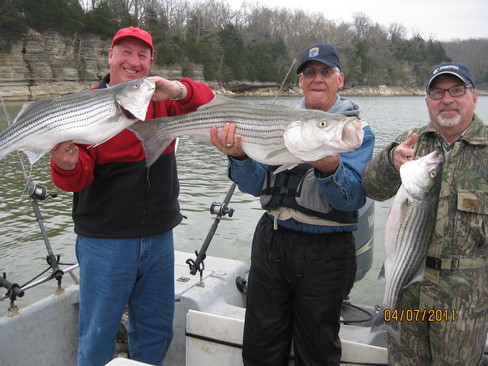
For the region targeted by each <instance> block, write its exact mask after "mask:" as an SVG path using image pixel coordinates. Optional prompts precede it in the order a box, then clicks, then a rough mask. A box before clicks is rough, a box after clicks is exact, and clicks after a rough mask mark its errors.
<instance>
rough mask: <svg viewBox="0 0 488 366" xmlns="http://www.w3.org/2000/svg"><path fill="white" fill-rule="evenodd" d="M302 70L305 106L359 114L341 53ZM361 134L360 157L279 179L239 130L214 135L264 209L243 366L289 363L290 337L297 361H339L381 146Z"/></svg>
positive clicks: (315, 55)
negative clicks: (357, 233) (344, 92)
mask: <svg viewBox="0 0 488 366" xmlns="http://www.w3.org/2000/svg"><path fill="white" fill-rule="evenodd" d="M297 73H298V77H299V86H300V88H302V90H303V95H304V97H303V100H302V101H301V103H300V105H299V108H302V109H320V110H323V111H328V112H333V113H340V114H343V115H345V116H356V117H357V116H359V107H358V106H357V105H356V104H355V103H353V102H352V101H350V100H348V99H345V98H342V97H341V96H339V94H338V90H339V89H340V88H342V87H343V85H344V74H343V73H342V70H341V62H340V59H339V54H338V53H337V51H336V49H335V48H334V47H332V46H331V45H328V44H316V45H313V46H311V47H309V48H307V49H306V50H305V51H304V52H303V55H302V58H301V63H300V65H299V66H298V69H297ZM363 130H364V138H363V144H362V145H361V147H360V148H359V149H358V151H353V152H347V153H342V154H337V155H336V156H332V157H327V158H324V159H321V160H318V161H313V162H303V163H302V164H299V165H298V166H297V167H296V168H294V169H291V170H287V171H284V172H280V173H278V174H275V173H274V171H275V170H276V169H277V168H278V167H276V166H266V165H263V164H260V163H258V162H255V161H254V160H252V159H250V158H248V157H247V156H246V154H245V152H244V151H243V150H242V147H241V142H242V138H243V137H242V136H235V126H234V125H232V124H229V125H226V126H225V127H224V128H223V129H222V131H221V133H220V135H218V131H217V130H216V129H213V130H212V142H213V143H214V144H215V145H216V146H217V148H218V149H219V150H220V151H222V152H224V153H226V154H227V155H229V177H230V178H231V179H232V180H233V181H234V182H236V183H237V185H238V187H239V189H240V190H241V191H242V192H246V193H250V194H252V195H254V196H259V197H260V200H261V206H262V207H263V208H264V209H265V210H266V212H265V213H264V214H263V216H262V217H261V220H260V221H259V223H258V224H257V227H256V230H255V233H254V238H253V244H252V254H251V268H250V272H249V281H248V291H247V305H246V318H245V325H244V339H243V353H242V354H243V361H244V365H246V366H258V365H260V366H264V365H266V366H285V365H288V361H289V358H290V351H291V344H292V341H293V351H294V360H295V365H297V366H301V365H306V366H324V365H334V366H336V365H337V366H338V365H339V363H340V358H341V342H340V339H339V327H340V322H339V319H340V309H341V305H342V302H343V300H344V299H345V298H346V297H347V295H348V294H349V291H350V290H351V288H352V286H353V283H354V279H355V275H356V252H355V242H354V236H353V231H354V230H356V229H357V210H358V209H359V208H361V206H363V205H364V204H365V201H366V197H365V195H364V192H363V190H362V187H361V175H362V172H363V168H364V167H365V165H366V164H367V163H368V161H369V160H370V159H371V158H372V155H373V146H374V135H373V132H372V131H371V128H370V127H369V126H367V125H365V126H364V128H363Z"/></svg>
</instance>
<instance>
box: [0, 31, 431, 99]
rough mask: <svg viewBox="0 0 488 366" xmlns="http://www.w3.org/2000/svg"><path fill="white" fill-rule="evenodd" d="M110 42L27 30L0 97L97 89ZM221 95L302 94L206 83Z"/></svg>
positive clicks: (399, 91)
mask: <svg viewBox="0 0 488 366" xmlns="http://www.w3.org/2000/svg"><path fill="white" fill-rule="evenodd" d="M109 46H110V39H101V38H100V36H98V35H93V34H83V35H77V36H74V37H65V36H62V35H60V34H59V33H57V32H53V31H52V32H49V31H47V32H44V33H42V34H41V33H38V32H36V31H34V30H29V32H28V33H27V34H26V35H25V37H24V38H23V39H22V40H21V41H19V42H17V43H15V44H13V45H12V47H11V48H10V50H9V51H8V52H5V51H0V96H1V97H3V99H4V100H6V101H31V100H39V99H46V98H51V97H56V96H60V95H64V94H68V93H75V92H79V91H82V90H87V89H89V88H90V87H93V86H95V85H97V84H98V83H99V82H100V80H101V78H102V77H103V76H104V75H105V74H106V73H107V72H108V63H107V57H108V48H109ZM192 68H193V74H192V75H191V77H192V78H193V79H194V80H198V81H204V80H203V72H202V70H201V68H200V67H199V66H198V65H193V67H192ZM151 72H152V74H154V75H161V76H164V77H166V78H168V79H171V80H176V79H179V78H181V77H182V69H181V67H180V66H174V67H159V66H157V65H154V66H153V67H152V68H151ZM207 84H208V85H209V86H210V87H211V88H212V89H213V90H214V91H215V92H216V93H217V94H224V95H263V96H276V94H277V93H278V92H279V94H280V95H300V94H301V92H300V90H299V89H298V88H297V87H296V86H286V87H284V88H281V89H280V87H281V85H280V84H279V83H250V82H241V81H236V82H232V83H228V84H226V85H221V84H219V83H217V82H207ZM341 94H343V95H421V94H423V91H422V90H420V89H416V88H392V87H387V86H376V87H361V88H353V89H350V88H345V89H344V90H343V91H341Z"/></svg>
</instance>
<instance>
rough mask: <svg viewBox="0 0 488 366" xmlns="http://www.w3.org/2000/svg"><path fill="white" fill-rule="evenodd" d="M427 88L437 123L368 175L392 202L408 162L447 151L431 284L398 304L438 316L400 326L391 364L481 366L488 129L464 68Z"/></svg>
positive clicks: (445, 72) (387, 152)
mask: <svg viewBox="0 0 488 366" xmlns="http://www.w3.org/2000/svg"><path fill="white" fill-rule="evenodd" d="M426 90H427V96H426V104H427V109H428V111H429V115H430V121H431V122H430V124H429V125H426V126H424V127H421V128H415V129H412V130H410V131H405V132H404V133H403V134H401V135H400V136H399V137H398V138H397V139H396V141H395V142H393V143H391V144H390V145H389V146H387V147H386V148H385V149H384V150H383V151H382V152H381V153H379V154H378V155H377V156H376V157H375V158H374V159H373V160H372V161H371V162H370V163H369V165H368V166H366V168H365V170H364V174H363V187H364V191H365V193H366V195H367V196H369V197H370V198H373V199H375V200H378V201H384V200H386V199H389V198H391V197H393V196H394V195H395V194H396V192H397V190H398V188H399V187H400V185H401V180H400V174H399V169H400V166H401V165H402V164H403V163H405V162H406V161H408V160H411V159H416V158H419V157H422V156H424V155H427V154H428V153H430V152H432V151H434V150H438V151H442V152H443V153H444V164H443V172H442V186H441V190H440V194H439V203H438V208H437V219H436V224H435V229H434V233H433V237H432V242H431V243H430V245H429V249H428V252H427V258H426V268H425V274H424V278H423V280H422V282H417V283H415V284H411V285H409V286H408V287H407V288H406V289H405V290H404V291H403V293H402V294H401V297H400V300H399V304H398V311H410V312H412V313H414V312H415V311H420V312H419V313H422V312H427V315H433V317H430V319H429V320H430V321H421V320H418V319H413V320H412V319H409V320H410V321H407V320H403V321H400V322H399V326H400V338H399V340H398V342H397V341H396V340H395V339H394V338H393V337H391V336H389V337H388V359H389V365H393V366H395V365H401V366H408V365H426V366H427V365H429V366H430V365H438V366H441V365H442V366H445V365H463V366H464V365H481V363H482V359H483V351H484V347H485V342H486V335H487V332H488V281H487V277H488V275H487V265H486V263H487V256H488V241H487V235H488V126H487V125H485V124H484V123H483V122H482V121H481V120H480V119H479V118H478V117H477V116H476V115H475V113H474V109H475V107H476V102H477V99H478V93H477V92H476V90H475V86H474V82H473V78H472V76H471V73H470V72H469V70H468V69H467V68H466V67H465V66H464V65H462V64H457V63H444V64H441V65H439V66H437V67H436V68H434V69H433V70H432V72H431V74H430V75H429V79H428V81H427V87H426ZM391 310H393V309H391ZM414 314H415V313H414ZM417 314H418V313H417Z"/></svg>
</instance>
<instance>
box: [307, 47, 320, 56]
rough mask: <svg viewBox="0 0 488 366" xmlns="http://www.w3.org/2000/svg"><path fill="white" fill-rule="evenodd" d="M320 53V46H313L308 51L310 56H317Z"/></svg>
mask: <svg viewBox="0 0 488 366" xmlns="http://www.w3.org/2000/svg"><path fill="white" fill-rule="evenodd" d="M318 55H319V48H318V47H314V48H311V49H310V51H308V57H316V56H318Z"/></svg>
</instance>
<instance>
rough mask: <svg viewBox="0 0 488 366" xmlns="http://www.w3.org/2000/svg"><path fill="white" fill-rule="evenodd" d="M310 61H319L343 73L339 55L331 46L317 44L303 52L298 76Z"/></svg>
mask: <svg viewBox="0 0 488 366" xmlns="http://www.w3.org/2000/svg"><path fill="white" fill-rule="evenodd" d="M309 61H318V62H321V63H323V64H325V65H327V66H330V67H338V68H339V70H341V71H342V67H341V60H340V59H339V53H338V52H337V50H336V49H335V48H334V47H333V46H331V45H330V44H324V43H317V44H314V45H312V46H310V47H308V48H307V49H306V50H305V51H303V53H302V59H301V62H300V66H298V69H297V74H299V73H301V72H302V70H303V69H304V67H305V64H306V63H307V62H309Z"/></svg>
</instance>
